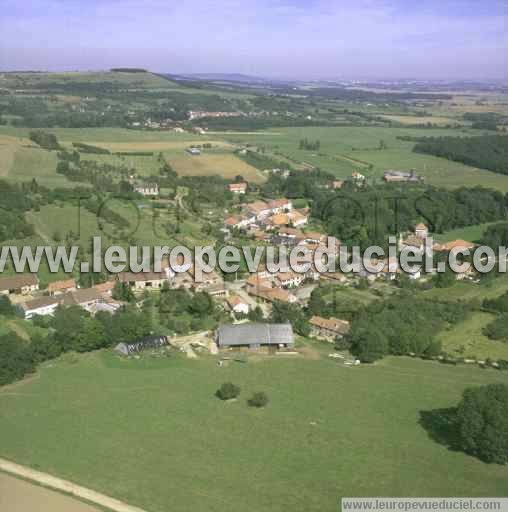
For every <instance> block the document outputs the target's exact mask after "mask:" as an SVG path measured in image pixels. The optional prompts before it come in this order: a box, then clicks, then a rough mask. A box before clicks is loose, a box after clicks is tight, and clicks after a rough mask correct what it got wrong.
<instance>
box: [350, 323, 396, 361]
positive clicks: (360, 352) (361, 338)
mask: <svg viewBox="0 0 508 512" xmlns="http://www.w3.org/2000/svg"><path fill="white" fill-rule="evenodd" d="M351 345H352V351H353V354H355V355H356V356H357V357H358V358H359V359H360V361H362V362H364V363H373V362H374V361H377V360H378V359H382V358H383V357H384V356H385V355H386V354H388V340H387V338H386V336H385V335H384V334H383V333H382V332H380V331H379V330H378V329H375V328H374V327H370V326H367V327H361V328H359V329H356V330H355V331H354V333H353V335H352V340H351Z"/></svg>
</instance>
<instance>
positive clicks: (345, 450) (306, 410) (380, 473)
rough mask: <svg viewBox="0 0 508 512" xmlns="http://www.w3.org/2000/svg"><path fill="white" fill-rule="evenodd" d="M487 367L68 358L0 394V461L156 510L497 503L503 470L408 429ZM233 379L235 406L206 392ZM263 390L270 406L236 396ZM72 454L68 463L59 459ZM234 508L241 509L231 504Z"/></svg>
mask: <svg viewBox="0 0 508 512" xmlns="http://www.w3.org/2000/svg"><path fill="white" fill-rule="evenodd" d="M507 378H508V376H507V375H506V374H504V373H502V372H498V371H495V370H490V371H483V370H480V369H478V368H470V367H465V366H459V367H448V366H444V365H440V364H438V363H434V362H423V361H420V360H412V359H407V358H398V359H397V358H389V359H387V360H384V361H383V362H381V363H379V364H377V365H375V366H372V367H367V366H365V367H360V368H347V367H344V366H341V365H339V364H337V363H335V362H333V361H331V360H328V359H327V358H324V359H320V360H308V359H307V360H304V359H291V360H288V359H283V358H278V357H273V358H271V359H269V360H261V361H258V362H253V361H250V362H248V363H247V364H245V363H244V364H240V363H234V362H233V363H231V364H230V365H229V366H227V367H222V368H219V367H218V366H217V365H216V360H215V359H213V358H209V357H204V358H201V359H199V360H194V361H190V360H187V359H183V358H182V357H181V356H179V355H175V356H173V357H171V358H169V359H142V360H132V361H121V360H119V359H117V358H115V357H114V356H112V355H110V354H108V353H92V354H87V355H83V356H79V357H78V356H72V355H68V356H67V357H64V358H63V359H60V360H58V361H53V362H50V363H47V364H45V365H44V367H43V368H42V369H41V371H40V373H39V375H38V376H37V377H35V378H32V379H28V380H27V381H26V382H23V383H19V384H16V385H15V386H13V387H8V388H4V389H3V390H1V391H0V455H1V456H3V457H5V458H8V459H12V460H14V461H17V462H19V463H22V464H26V465H29V466H32V467H34V468H37V469H39V470H43V471H47V472H50V473H52V474H55V475H59V476H62V477H64V478H67V479H70V480H72V481H75V482H77V483H80V484H83V485H86V486H90V487H92V488H94V489H96V490H99V491H103V492H105V493H107V494H110V495H112V496H114V497H118V498H122V499H125V500H127V501H128V502H130V503H132V504H137V505H140V506H143V507H145V508H146V509H147V510H149V511H153V512H166V511H167V510H170V509H171V510H173V509H174V510H192V511H194V512H200V511H207V512H209V511H222V512H230V511H231V512H233V511H234V512H236V511H238V510H239V507H240V508H241V510H242V511H245V512H263V511H270V512H277V511H280V512H282V511H287V510H291V511H296V512H298V511H302V512H304V511H305V512H308V511H310V510H319V511H323V512H328V511H330V512H331V511H336V510H338V509H339V500H340V497H341V496H378V495H381V496H505V495H506V493H507V492H508V467H500V466H497V465H486V464H484V463H482V462H480V461H478V460H477V459H474V458H472V457H469V456H467V455H465V454H463V453H460V452H452V451H449V450H448V449H447V448H446V447H445V446H443V445H440V444H438V443H437V442H436V441H434V440H432V439H431V438H430V437H429V434H428V432H427V431H426V430H425V429H424V428H423V427H422V426H421V425H420V424H419V420H420V414H421V412H422V411H429V410H433V409H435V408H439V407H449V406H452V405H454V404H456V403H457V401H458V400H459V398H460V396H461V393H462V391H463V389H464V388H465V387H466V386H474V385H481V384H486V383H490V382H506V380H507ZM226 380H232V381H234V382H236V383H237V384H238V385H240V386H241V388H242V395H241V397H240V399H239V400H238V401H236V402H233V403H223V402H220V401H219V400H218V399H216V398H215V397H214V391H215V389H216V388H217V387H218V386H219V385H220V384H221V383H222V382H224V381H226ZM257 390H264V391H266V392H267V393H268V395H269V397H270V403H269V405H268V407H267V408H265V409H261V410H253V409H250V408H248V407H247V406H246V404H245V399H246V398H247V397H248V396H249V395H250V394H251V393H252V392H254V391H257ZM70 454H72V456H70ZM239 504H241V505H239Z"/></svg>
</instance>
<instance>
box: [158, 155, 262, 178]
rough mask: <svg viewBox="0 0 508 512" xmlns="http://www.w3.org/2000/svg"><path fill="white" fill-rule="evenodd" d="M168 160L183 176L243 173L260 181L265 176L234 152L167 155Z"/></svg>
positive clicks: (232, 175) (229, 175) (244, 175)
mask: <svg viewBox="0 0 508 512" xmlns="http://www.w3.org/2000/svg"><path fill="white" fill-rule="evenodd" d="M165 158H166V160H167V162H168V163H169V164H170V165H171V167H172V168H173V169H174V170H175V171H176V172H177V173H178V174H179V175H181V176H212V175H218V176H222V177H224V178H227V179H232V178H234V177H235V176H238V175H241V176H243V177H244V178H245V179H246V180H247V181H252V182H254V183H260V182H263V181H264V176H263V175H262V174H261V173H260V172H259V171H258V170H257V169H256V168H255V167H252V166H251V165H249V164H247V163H246V162H244V161H243V160H241V159H240V158H238V157H237V156H235V155H233V154H232V153H202V154H201V155H196V156H193V155H189V154H186V153H183V152H181V153H180V154H174V153H173V154H170V155H165Z"/></svg>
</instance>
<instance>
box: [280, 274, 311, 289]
mask: <svg viewBox="0 0 508 512" xmlns="http://www.w3.org/2000/svg"><path fill="white" fill-rule="evenodd" d="M303 280H304V276H303V275H302V274H297V273H296V272H280V273H278V274H277V276H276V278H275V281H276V282H277V284H278V285H279V286H281V287H283V288H296V287H297V286H300V284H301V283H302V281H303Z"/></svg>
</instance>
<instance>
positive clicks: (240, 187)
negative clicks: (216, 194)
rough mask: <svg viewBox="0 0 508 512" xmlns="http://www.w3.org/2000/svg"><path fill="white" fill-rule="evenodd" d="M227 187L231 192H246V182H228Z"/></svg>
mask: <svg viewBox="0 0 508 512" xmlns="http://www.w3.org/2000/svg"><path fill="white" fill-rule="evenodd" d="M228 189H229V191H230V192H232V193H233V194H245V193H246V192H247V183H245V182H242V183H230V184H229V185H228Z"/></svg>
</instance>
